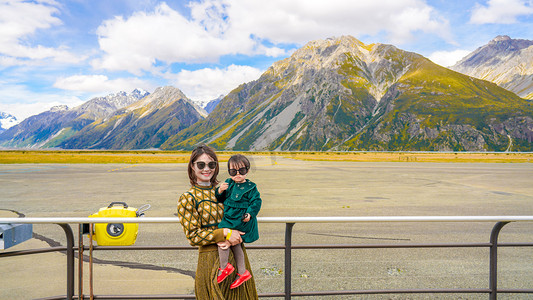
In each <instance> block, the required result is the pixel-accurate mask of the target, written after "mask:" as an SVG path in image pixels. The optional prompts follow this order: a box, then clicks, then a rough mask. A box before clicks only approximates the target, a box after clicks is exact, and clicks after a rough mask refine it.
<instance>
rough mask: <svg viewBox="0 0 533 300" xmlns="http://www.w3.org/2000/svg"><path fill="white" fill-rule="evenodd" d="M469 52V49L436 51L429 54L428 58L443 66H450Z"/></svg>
mask: <svg viewBox="0 0 533 300" xmlns="http://www.w3.org/2000/svg"><path fill="white" fill-rule="evenodd" d="M471 52H472V51H469V50H455V51H436V52H433V53H432V54H431V55H429V57H428V58H429V59H430V60H431V61H432V62H434V63H436V64H439V65H441V66H443V67H451V66H453V65H455V63H457V62H458V61H460V60H461V59H463V58H464V57H465V56H467V55H468V54H470V53H471Z"/></svg>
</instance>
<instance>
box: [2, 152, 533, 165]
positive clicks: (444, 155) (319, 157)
mask: <svg viewBox="0 0 533 300" xmlns="http://www.w3.org/2000/svg"><path fill="white" fill-rule="evenodd" d="M233 153H237V152H227V151H221V152H218V154H219V159H220V160H221V161H226V160H227V159H228V158H229V156H231V155H232V154H233ZM246 153H248V154H250V155H260V156H281V157H286V158H292V159H298V160H307V161H359V162H462V163H465V162H466V163H478V162H479V163H529V162H532V161H533V153H516V152H505V153H503V152H502V153H495V152H490V153H479V152H478V153H470V152H246ZM189 156H190V152H189V151H16V150H6V151H0V164H36V163H60V164H79V163H88V164H117V163H125V164H143V163H186V162H188V160H189Z"/></svg>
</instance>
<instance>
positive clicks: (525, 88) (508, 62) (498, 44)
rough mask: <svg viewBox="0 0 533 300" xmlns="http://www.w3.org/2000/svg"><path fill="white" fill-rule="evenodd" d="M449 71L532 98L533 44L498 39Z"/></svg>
mask: <svg viewBox="0 0 533 300" xmlns="http://www.w3.org/2000/svg"><path fill="white" fill-rule="evenodd" d="M451 69H452V70H454V71H457V72H460V73H463V74H466V75H469V76H472V77H476V78H479V79H483V80H488V81H492V82H494V83H496V84H497V85H499V86H501V87H503V88H505V89H507V90H509V91H511V92H513V93H515V94H517V95H518V96H520V97H522V98H526V99H533V41H530V40H522V39H511V38H510V37H509V36H506V35H503V36H497V37H496V38H495V39H493V40H492V41H490V42H489V43H488V44H487V45H484V46H482V47H479V48H478V49H477V50H475V51H474V52H472V53H470V54H469V55H467V56H466V57H465V58H463V59H462V60H460V61H459V62H457V64H455V65H454V66H452V67H451Z"/></svg>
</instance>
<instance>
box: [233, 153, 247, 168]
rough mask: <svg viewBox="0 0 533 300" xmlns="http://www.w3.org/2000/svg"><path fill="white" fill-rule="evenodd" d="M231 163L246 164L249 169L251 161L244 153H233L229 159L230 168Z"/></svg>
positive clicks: (236, 164)
mask: <svg viewBox="0 0 533 300" xmlns="http://www.w3.org/2000/svg"><path fill="white" fill-rule="evenodd" d="M231 164H233V165H235V166H239V165H244V166H245V167H246V169H247V170H250V161H249V160H248V158H246V156H244V155H242V154H235V155H232V156H231V157H230V158H229V160H228V169H229V168H230V165H231Z"/></svg>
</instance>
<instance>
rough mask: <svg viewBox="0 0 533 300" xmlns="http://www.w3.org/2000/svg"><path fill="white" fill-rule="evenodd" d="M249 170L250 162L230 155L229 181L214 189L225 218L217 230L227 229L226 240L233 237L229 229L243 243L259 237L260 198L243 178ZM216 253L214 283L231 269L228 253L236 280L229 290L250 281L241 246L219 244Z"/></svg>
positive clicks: (242, 157) (230, 271)
mask: <svg viewBox="0 0 533 300" xmlns="http://www.w3.org/2000/svg"><path fill="white" fill-rule="evenodd" d="M249 170H250V161H248V159H247V158H246V157H245V156H244V155H241V154H237V155H233V156H232V157H230V159H229V160H228V172H229V175H230V176H231V178H228V179H227V180H226V181H225V182H224V183H222V184H221V185H220V187H219V188H218V189H217V191H216V193H215V195H216V198H217V200H218V201H219V202H223V203H224V217H223V219H222V222H220V223H219V224H218V228H228V229H230V232H229V233H228V235H227V239H229V237H230V236H231V234H232V230H238V231H242V232H244V233H245V234H244V235H242V240H243V242H245V243H251V242H254V241H256V240H257V239H258V238H259V231H258V230H257V214H258V213H259V210H260V209H261V198H260V195H259V191H258V190H257V187H256V185H255V183H253V182H251V181H250V180H248V179H246V174H247V173H248V171H249ZM218 246H219V247H218V253H219V258H220V268H219V274H218V277H217V282H218V283H221V282H222V281H223V280H224V279H226V277H228V276H229V275H230V274H231V273H232V272H233V271H234V270H235V267H233V266H232V265H231V264H230V263H229V262H228V260H229V250H230V248H231V251H232V252H233V256H234V257H235V262H236V263H237V275H238V277H237V279H236V280H235V281H234V282H233V283H232V284H231V287H230V288H232V289H234V288H237V287H239V286H240V285H241V284H243V283H244V282H245V281H247V280H249V279H250V278H252V275H251V274H250V272H249V271H248V270H246V266H245V264H244V253H243V250H242V245H241V244H237V245H235V246H231V245H230V244H229V242H228V241H226V242H221V243H218Z"/></svg>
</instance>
